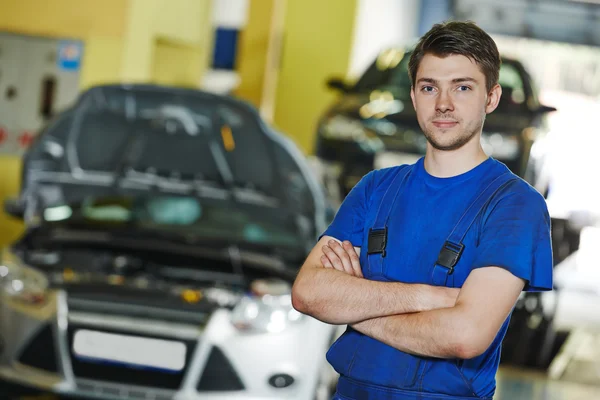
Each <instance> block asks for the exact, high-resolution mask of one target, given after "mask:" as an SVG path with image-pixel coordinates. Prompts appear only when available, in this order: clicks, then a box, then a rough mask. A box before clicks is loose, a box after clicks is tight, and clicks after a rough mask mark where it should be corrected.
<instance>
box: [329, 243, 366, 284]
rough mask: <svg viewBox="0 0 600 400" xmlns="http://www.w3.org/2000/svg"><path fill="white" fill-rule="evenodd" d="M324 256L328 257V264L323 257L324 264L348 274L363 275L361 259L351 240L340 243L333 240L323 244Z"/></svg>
mask: <svg viewBox="0 0 600 400" xmlns="http://www.w3.org/2000/svg"><path fill="white" fill-rule="evenodd" d="M323 253H324V257H326V258H327V261H328V263H327V265H326V262H325V260H324V259H323V258H322V259H321V261H322V262H323V266H325V267H326V268H329V267H328V265H331V268H335V269H337V270H339V271H342V272H346V273H347V274H350V275H354V276H358V277H362V270H361V268H360V260H359V259H358V255H357V254H356V251H355V250H354V247H353V246H352V244H351V243H350V242H344V244H343V245H340V244H339V243H338V242H336V241H334V240H331V241H329V243H328V245H326V246H323Z"/></svg>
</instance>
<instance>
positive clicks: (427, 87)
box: [421, 86, 433, 92]
mask: <svg viewBox="0 0 600 400" xmlns="http://www.w3.org/2000/svg"><path fill="white" fill-rule="evenodd" d="M421 91H423V92H433V86H423V87H422V88H421Z"/></svg>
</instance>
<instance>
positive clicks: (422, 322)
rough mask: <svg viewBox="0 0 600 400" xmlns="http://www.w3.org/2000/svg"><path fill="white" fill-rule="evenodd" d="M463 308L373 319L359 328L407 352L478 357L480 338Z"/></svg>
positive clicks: (368, 334)
mask: <svg viewBox="0 0 600 400" xmlns="http://www.w3.org/2000/svg"><path fill="white" fill-rule="evenodd" d="M465 315H466V313H465V312H463V310H461V308H460V307H452V308H445V309H438V310H431V311H426V312H419V313H414V314H406V315H393V316H388V317H381V318H374V319H371V320H367V321H363V322H360V323H357V324H353V325H352V327H353V328H354V329H356V330H357V331H359V332H361V333H363V334H365V335H367V336H370V337H372V338H373V339H377V340H379V341H380V342H383V343H385V344H387V345H389V346H392V347H394V348H396V349H398V350H400V351H403V352H405V353H411V354H415V355H420V356H427V357H436V358H471V357H475V356H477V355H478V354H477V352H478V349H477V348H476V345H477V341H476V340H475V339H474V336H475V335H472V333H473V332H471V331H472V329H471V328H470V327H471V326H472V325H473V324H469V323H468V321H466V319H465Z"/></svg>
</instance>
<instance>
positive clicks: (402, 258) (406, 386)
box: [323, 158, 553, 399]
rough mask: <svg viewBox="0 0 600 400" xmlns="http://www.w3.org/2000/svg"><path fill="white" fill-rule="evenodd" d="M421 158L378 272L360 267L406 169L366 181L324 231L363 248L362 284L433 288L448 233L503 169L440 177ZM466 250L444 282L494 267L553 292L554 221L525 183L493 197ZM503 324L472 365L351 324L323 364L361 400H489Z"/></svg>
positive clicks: (489, 163) (492, 163) (394, 215)
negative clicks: (402, 347)
mask: <svg viewBox="0 0 600 400" xmlns="http://www.w3.org/2000/svg"><path fill="white" fill-rule="evenodd" d="M423 162H424V158H421V159H420V160H419V161H418V162H417V163H416V164H415V165H414V166H413V170H412V171H411V173H410V174H409V175H408V177H407V180H406V182H405V184H404V186H403V188H402V190H401V192H400V193H399V194H398V197H397V198H396V201H395V202H394V205H393V207H392V209H391V211H390V220H389V223H388V229H389V231H388V243H387V247H386V249H387V250H386V251H387V254H386V259H385V264H384V267H383V271H380V272H381V273H380V274H378V275H373V274H371V273H370V271H369V270H368V269H367V268H365V265H366V253H367V252H366V245H367V237H368V233H369V229H370V228H371V227H373V224H374V221H375V218H376V214H377V210H378V208H379V206H380V204H381V202H382V199H383V196H384V194H385V192H386V190H387V189H388V187H389V185H390V184H391V182H392V181H393V179H394V178H395V177H396V175H397V174H398V173H399V172H400V171H401V170H402V169H403V168H406V167H407V166H399V167H393V168H387V169H382V170H376V171H372V172H370V173H369V174H367V175H365V176H364V177H363V179H362V180H361V181H360V182H359V183H358V184H357V185H356V186H355V187H354V189H353V190H352V191H351V192H350V194H349V195H348V196H347V197H346V199H345V200H344V202H343V203H342V205H341V207H340V209H339V210H338V212H337V214H336V217H335V218H334V220H333V222H332V223H331V225H330V226H329V228H328V229H327V230H326V231H325V232H324V233H323V235H328V236H332V237H335V238H337V239H339V240H349V241H350V242H352V244H353V245H354V246H356V247H361V248H363V249H364V250H363V251H361V257H360V258H361V266H362V267H363V275H364V276H365V278H366V279H376V280H389V281H400V282H405V283H423V284H430V285H431V284H433V283H432V269H433V267H434V265H435V263H436V260H437V257H438V254H439V252H440V249H441V248H442V245H443V244H444V242H445V240H446V238H447V237H448V235H449V234H450V232H451V231H452V228H453V227H454V226H455V225H456V223H457V222H458V220H459V218H460V217H461V216H462V215H463V213H464V212H465V210H466V208H467V207H468V206H469V204H471V201H472V200H473V199H474V198H475V196H476V195H477V194H479V193H480V192H481V190H482V188H483V187H485V186H487V185H488V184H489V183H490V182H491V181H492V180H494V179H495V178H497V177H498V176H500V175H502V174H504V173H506V172H509V170H508V168H507V167H506V166H505V165H504V164H502V163H500V162H499V161H497V160H495V159H493V158H488V159H487V160H486V161H484V162H483V163H481V164H479V165H478V166H477V167H475V168H473V169H472V170H470V171H468V172H466V173H463V174H461V175H458V176H454V177H450V178H437V177H434V176H432V175H430V174H429V173H427V171H426V170H425V168H424V164H423ZM463 244H464V246H465V247H464V250H463V253H462V256H461V258H460V260H459V262H458V264H457V265H456V266H455V270H454V273H453V274H451V275H449V278H448V280H447V283H446V286H449V287H457V288H459V287H462V285H463V284H464V282H465V280H466V279H467V277H468V276H469V273H470V272H471V271H472V270H473V269H475V268H481V267H487V266H497V267H502V268H505V269H507V270H508V271H510V272H511V273H512V274H514V275H515V276H517V277H519V278H522V279H524V280H525V282H526V284H525V290H526V291H543V290H551V289H552V267H553V265H552V248H551V240H550V217H549V215H548V211H547V207H546V203H545V200H544V198H543V197H542V196H541V195H540V194H539V193H538V192H537V191H536V190H535V189H533V188H532V187H531V186H530V185H529V184H527V183H526V182H525V181H523V180H522V179H520V178H519V179H518V180H517V182H515V183H514V184H511V185H508V186H507V187H506V189H504V190H501V191H500V192H498V193H497V194H496V195H495V196H494V198H493V199H492V201H491V202H490V203H489V204H488V205H487V206H486V207H485V208H484V209H483V211H482V212H481V213H480V214H479V216H478V217H477V219H476V220H475V222H474V223H473V225H472V226H471V227H470V229H469V230H468V232H467V234H466V236H465V238H464V240H463ZM508 322H509V318H507V320H506V321H505V323H504V324H503V326H502V328H501V329H500V331H499V333H498V335H497V337H496V339H495V340H494V342H493V343H492V345H491V346H490V347H489V348H488V350H487V351H486V352H485V353H483V354H482V355H480V356H478V357H475V358H473V359H469V360H458V359H436V358H429V357H419V356H413V355H410V354H407V353H404V352H401V351H399V350H397V349H394V348H392V347H390V346H388V345H386V344H383V343H381V342H379V341H377V340H375V339H372V338H370V337H368V336H366V335H363V334H361V333H359V332H357V331H355V330H353V329H352V328H348V330H347V331H346V332H345V333H344V334H343V335H342V336H341V337H340V338H339V339H338V340H337V341H336V342H335V343H334V344H333V345H332V347H331V349H330V350H329V352H328V353H327V359H328V360H329V362H330V363H331V365H332V366H333V367H334V368H335V370H336V371H337V372H338V373H339V374H340V375H341V378H340V385H342V386H343V385H348V384H351V385H354V386H355V387H356V385H358V386H359V387H360V386H361V385H362V386H364V390H365V391H366V392H365V394H366V393H371V394H372V393H375V392H377V393H380V392H381V393H382V391H385V390H388V389H389V390H391V391H392V393H398V395H399V397H397V398H412V396H413V395H416V394H417V393H421V394H420V396H423V394H424V393H430V394H432V395H433V396H435V398H439V399H442V398H448V399H467V398H491V396H493V394H494V392H495V388H496V381H495V375H496V372H497V369H498V365H499V361H500V350H501V342H502V339H503V338H504V335H505V333H506V329H507V328H508ZM401 394H402V395H401ZM386 396H387V397H385V398H390V399H395V398H396V397H394V396H392V395H390V394H389V393H388V394H387V395H386ZM438 396H439V397H438ZM364 397H365V398H367V396H366V395H365V396H364ZM369 397H373V396H371V395H369ZM373 398H376V396H375V397H373ZM382 398H383V397H382ZM415 398H426V397H418V396H417V397H415Z"/></svg>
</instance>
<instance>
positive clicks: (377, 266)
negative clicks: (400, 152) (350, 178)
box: [367, 165, 413, 275]
mask: <svg viewBox="0 0 600 400" xmlns="http://www.w3.org/2000/svg"><path fill="white" fill-rule="evenodd" d="M412 170H413V165H408V166H406V167H404V168H402V169H401V170H400V171H398V173H397V174H396V176H395V177H394V180H393V181H392V183H391V184H390V186H388V188H387V190H386V192H385V194H384V196H383V199H382V200H381V204H380V205H379V209H378V210H377V216H376V217H375V222H374V223H373V227H372V228H370V229H369V238H368V246H367V264H368V268H369V270H370V272H371V274H373V275H382V274H383V259H384V258H385V256H386V246H387V239H388V221H389V219H390V212H391V210H392V207H393V206H394V203H395V202H396V198H397V197H398V194H399V193H400V191H401V190H402V187H403V186H404V184H405V183H406V179H407V177H408V175H409V174H410V172H411V171H412Z"/></svg>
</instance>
